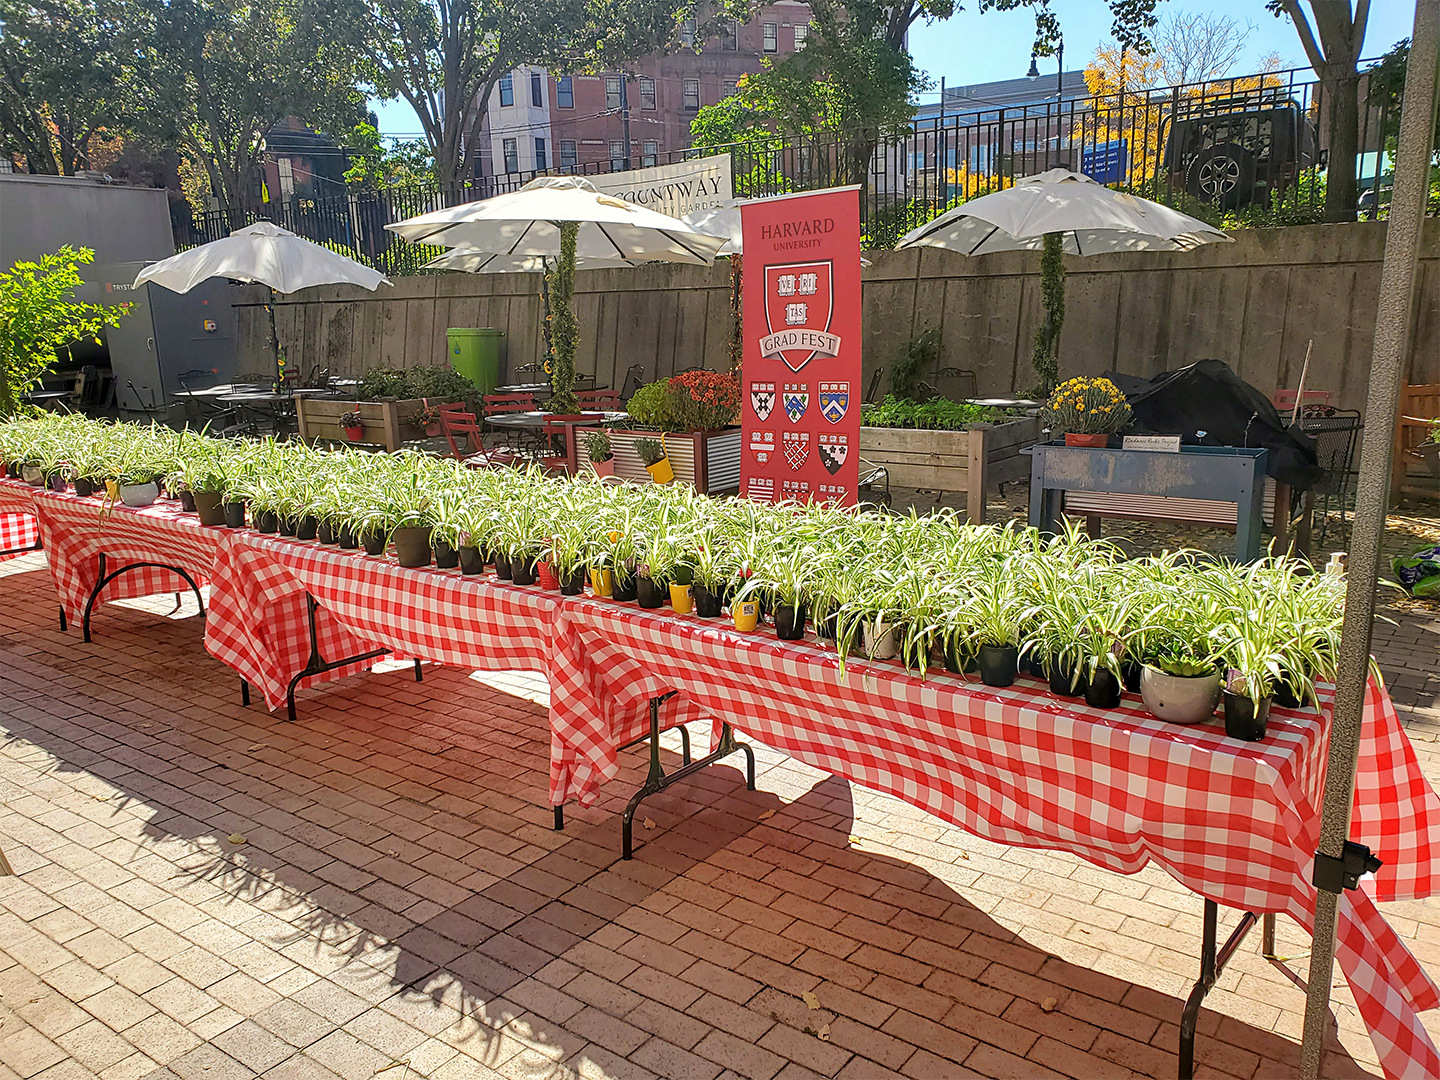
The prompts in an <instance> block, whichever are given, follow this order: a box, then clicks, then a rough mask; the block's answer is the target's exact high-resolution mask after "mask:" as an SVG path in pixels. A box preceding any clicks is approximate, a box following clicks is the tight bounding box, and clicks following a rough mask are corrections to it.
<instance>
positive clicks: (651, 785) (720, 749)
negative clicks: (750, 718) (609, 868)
mask: <svg viewBox="0 0 1440 1080" xmlns="http://www.w3.org/2000/svg"><path fill="white" fill-rule="evenodd" d="M674 696H675V695H674V692H673V691H672V692H670V693H668V694H662V695H661V696H660V697H653V698H651V699H650V772H649V775H647V776H646V778H645V783H644V785H642V786H641V788H640V790H639V791H637V792H636V793H635V794H634V795H632V796H631V797H630V801H629V802H628V803H627V804H626V805H625V813H624V814H623V815H622V816H621V818H620V834H621V852H620V857H621V858H622V859H629V858H631V857H632V854H633V850H634V843H633V841H634V825H635V811H636V810H638V809H639V808H640V804H641V803H642V802H644V801H645V800H646V799H647V798H649V797H650V796H651V795H654V794H657V793H658V792H661V791H664V790H665V789H666V788H667V787H669V786H670V785H671V784H675V783H678V782H679V781H681V780H684V779H685V778H686V777H687V776H689V775H690V774H691V773H696V772H699V771H700V770H701V769H703V768H705V767H706V766H707V765H713V764H715V762H717V761H719V760H720V759H721V758H725V757H729V756H730V755H731V754H733V753H735V752H736V751H737V750H738V751H740V752H741V753H743V754H744V755H745V788H746V790H747V791H754V790H755V751H753V750H751V749H750V747H749V746H748V745H747V744H746V743H743V742H739V741H737V740H736V738H735V732H734V731H733V730H732V729H731V727H730V725H729V724H722V725H721V727H720V743H719V745H718V746H716V747H715V750H714V752H713V753H710V754H706V755H705V756H704V757H702V758H697V759H696V760H694V761H690V762H687V763H686V764H685V765H684V766H682V767H681V768H679V769H676V770H675V771H674V772H673V773H670V774H669V775H666V773H665V769H664V767H663V766H661V764H660V706H661V705H662V704H664V703H665V702H666V701H667V700H669V699H670V698H672V697H674ZM681 730H684V729H683V728H682V729H681Z"/></svg>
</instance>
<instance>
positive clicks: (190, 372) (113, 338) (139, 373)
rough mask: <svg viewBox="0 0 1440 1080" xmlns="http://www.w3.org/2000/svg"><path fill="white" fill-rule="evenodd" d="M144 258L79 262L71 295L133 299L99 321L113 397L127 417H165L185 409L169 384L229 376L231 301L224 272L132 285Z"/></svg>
mask: <svg viewBox="0 0 1440 1080" xmlns="http://www.w3.org/2000/svg"><path fill="white" fill-rule="evenodd" d="M146 265H148V264H147V263H144V262H127V263H111V264H109V265H106V266H90V267H86V268H85V285H84V286H83V287H82V288H81V289H80V290H78V292H77V295H78V296H79V298H80V299H83V300H88V301H90V302H91V303H96V304H105V305H107V306H110V305H119V304H133V305H134V306H133V307H132V308H131V311H130V314H128V315H126V316H125V317H124V318H123V319H121V320H120V325H119V326H117V327H107V328H106V329H105V340H106V343H107V344H108V345H109V349H110V368H111V370H112V372H113V373H114V377H115V404H116V406H117V407H118V408H119V409H120V411H121V412H122V413H127V414H131V416H132V417H133V416H149V417H152V418H154V419H156V420H160V421H168V420H171V419H179V418H181V417H182V416H183V414H184V401H183V399H176V398H175V397H174V394H175V392H176V391H178V390H183V389H185V388H186V387H189V388H190V389H192V390H194V389H200V388H202V387H206V386H213V385H215V384H216V383H229V382H234V381H235V378H236V376H237V375H238V374H239V372H238V371H237V370H236V367H237V364H238V363H239V350H238V349H237V343H236V337H237V335H236V319H235V309H234V308H233V307H231V305H230V284H229V282H227V281H226V280H225V279H224V278H211V279H209V280H207V281H202V282H200V284H198V285H196V286H195V287H194V288H193V289H191V290H190V291H189V292H187V293H177V292H171V291H170V290H169V289H167V288H165V287H164V286H163V285H155V284H149V283H147V284H145V285H142V286H140V288H138V289H136V288H134V287H133V282H134V281H135V275H136V274H138V273H140V271H141V270H143V269H144V268H145V267H146ZM182 383H183V384H184V385H182Z"/></svg>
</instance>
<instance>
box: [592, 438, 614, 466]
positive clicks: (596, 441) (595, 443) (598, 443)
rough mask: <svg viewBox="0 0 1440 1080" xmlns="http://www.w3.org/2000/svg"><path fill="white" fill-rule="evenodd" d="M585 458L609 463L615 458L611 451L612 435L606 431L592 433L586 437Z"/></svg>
mask: <svg viewBox="0 0 1440 1080" xmlns="http://www.w3.org/2000/svg"><path fill="white" fill-rule="evenodd" d="M585 456H586V457H588V458H589V459H590V460H591V461H594V462H597V463H598V462H601V461H609V460H610V459H611V458H612V457H614V456H615V455H614V453H613V452H612V451H611V449H610V433H609V432H606V431H592V432H589V433H588V434H587V435H586V436H585Z"/></svg>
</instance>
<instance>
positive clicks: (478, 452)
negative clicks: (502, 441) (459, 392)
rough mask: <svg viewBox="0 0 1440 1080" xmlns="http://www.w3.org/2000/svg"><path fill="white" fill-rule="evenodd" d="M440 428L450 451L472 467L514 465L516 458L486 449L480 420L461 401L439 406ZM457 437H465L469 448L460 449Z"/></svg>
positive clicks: (484, 467) (485, 467)
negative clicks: (466, 409) (467, 410)
mask: <svg viewBox="0 0 1440 1080" xmlns="http://www.w3.org/2000/svg"><path fill="white" fill-rule="evenodd" d="M440 428H441V430H442V431H444V432H445V441H446V442H448V443H449V444H450V453H451V454H453V455H454V456H455V457H456V458H458V459H459V460H461V461H463V462H464V463H465V464H466V465H469V466H470V467H471V468H474V469H487V468H491V467H498V466H505V465H514V464H515V462H516V461H517V460H519V459H518V458H516V456H515V455H514V454H507V453H504V452H502V451H499V450H487V449H486V447H485V433H484V432H483V431H481V430H480V420H479V418H478V417H476V415H475V414H474V413H472V412H466V411H465V406H464V404H462V403H461V402H458V401H455V402H451V403H450V404H448V405H441V406H440ZM457 439H465V440H467V441H468V443H469V448H467V449H466V450H464V451H462V450H461V449H460V444H459V443H458V442H457V441H456V440H457Z"/></svg>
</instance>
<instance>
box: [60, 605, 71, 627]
mask: <svg viewBox="0 0 1440 1080" xmlns="http://www.w3.org/2000/svg"><path fill="white" fill-rule="evenodd" d="M60 629H61V630H62V631H63V630H69V629H70V623H69V622H68V621H67V620H66V618H65V607H64V605H63V604H62V605H61V607H60Z"/></svg>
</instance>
